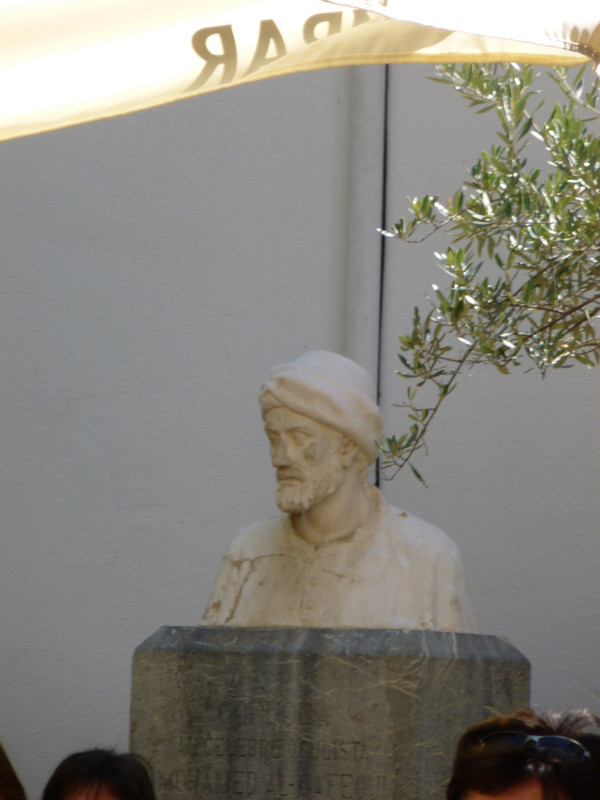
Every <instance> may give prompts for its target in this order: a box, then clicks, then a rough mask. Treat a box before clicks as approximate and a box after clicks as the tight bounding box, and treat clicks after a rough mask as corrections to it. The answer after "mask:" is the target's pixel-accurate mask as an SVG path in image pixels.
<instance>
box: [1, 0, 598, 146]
mask: <svg viewBox="0 0 600 800" xmlns="http://www.w3.org/2000/svg"><path fill="white" fill-rule="evenodd" d="M408 5H409V4H408V3H406V2H404V0H362V1H359V2H350V3H344V4H339V3H330V2H327V0H296V2H294V0H0V87H1V98H0V139H10V138H13V137H16V136H23V135H27V134H31V133H38V132H40V131H45V130H52V129H53V128H60V127H63V126H66V125H74V124H77V123H81V122H87V121H91V120H95V119H102V118H104V117H109V116H114V115H118V114H125V113H128V112H131V111H137V110H140V109H143V108H150V107H152V106H157V105H161V104H163V103H170V102H173V101H175V100H182V99H185V98H188V97H191V96H193V95H198V94H202V93H204V92H211V91H215V90H217V89H223V88H227V87H230V86H237V85H241V84H244V83H247V82H249V81H256V80H262V79H264V78H271V77H276V76H280V75H287V74H290V73H293V72H304V71H307V70H314V69H322V68H324V67H335V66H348V65H352V64H385V63H389V64H395V63H402V62H432V63H440V62H447V61H522V62H529V63H537V64H564V65H571V64H581V63H585V62H586V61H587V60H590V59H591V60H592V61H595V62H596V64H597V63H598V62H599V61H600V5H598V4H597V3H594V2H591V0H585V1H582V0H571V2H569V3H563V8H562V10H561V9H559V5H558V4H557V3H554V2H552V1H551V0H546V2H545V3H542V4H540V3H539V2H533V0H520V2H517V0H503V2H502V4H501V5H495V6H492V5H491V4H482V3H479V4H475V3H472V2H471V0H469V1H468V2H467V0H463V2H458V1H457V0H454V2H452V3H450V2H444V3H441V2H435V1H433V0H428V2H427V3H413V5H415V7H416V10H412V9H411V10H407V7H408ZM419 6H421V7H422V9H423V10H419Z"/></svg>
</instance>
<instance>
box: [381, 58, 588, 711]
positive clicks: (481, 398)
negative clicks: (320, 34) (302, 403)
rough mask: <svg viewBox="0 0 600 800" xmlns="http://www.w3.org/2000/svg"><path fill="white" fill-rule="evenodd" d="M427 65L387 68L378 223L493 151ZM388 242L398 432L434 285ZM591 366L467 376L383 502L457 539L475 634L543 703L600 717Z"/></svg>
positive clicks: (477, 122)
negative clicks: (382, 206) (524, 662)
mask: <svg viewBox="0 0 600 800" xmlns="http://www.w3.org/2000/svg"><path fill="white" fill-rule="evenodd" d="M431 74H433V70H432V69H431V68H429V67H419V66H415V65H404V66H402V67H394V68H393V69H392V70H391V88H390V97H391V108H390V119H389V131H390V150H389V162H388V163H389V170H388V197H387V224H392V223H393V222H395V221H397V219H398V218H399V217H400V216H406V206H407V203H406V197H407V196H422V195H425V194H428V193H430V194H439V195H440V196H441V198H442V199H444V198H445V197H450V196H451V195H452V194H453V192H454V190H455V189H456V188H458V186H459V185H460V181H461V180H462V179H463V177H464V172H465V168H470V167H471V166H472V164H474V163H475V161H476V159H477V157H478V155H479V153H480V152H481V150H482V149H489V147H490V146H491V144H492V143H493V140H492V135H491V134H492V133H493V131H495V129H496V119H495V117H494V115H493V114H487V115H482V116H476V115H475V114H474V113H473V112H472V111H466V103H465V102H464V101H462V100H461V98H460V97H459V96H458V95H457V94H456V92H454V91H453V90H452V89H450V88H449V87H445V86H440V85H439V84H436V83H433V82H431V81H429V80H427V76H428V75H431ZM445 246H447V245H445V244H443V243H441V242H440V241H439V240H438V241H429V242H427V243H426V244H424V245H423V246H420V247H418V248H417V247H416V246H415V247H413V246H409V245H403V244H401V243H400V242H397V241H395V240H389V241H388V243H387V244H386V270H385V291H384V299H385V303H384V329H383V348H382V360H383V375H384V380H383V390H382V399H381V403H382V406H383V407H384V409H385V410H386V428H387V430H388V432H389V433H392V432H396V433H398V432H400V431H401V430H406V427H403V425H405V424H406V423H405V418H404V416H403V412H401V411H400V410H398V409H395V410H394V409H393V403H398V402H401V401H402V400H403V399H404V398H405V386H404V385H403V384H404V382H403V381H402V379H401V378H398V377H396V376H394V374H393V372H394V370H395V369H398V368H399V367H400V363H399V361H398V360H397V352H398V348H397V342H398V338H397V337H398V335H399V334H400V333H408V332H410V329H411V320H412V309H413V307H414V306H415V305H420V306H421V308H428V305H427V301H426V300H425V295H426V294H427V293H428V292H431V284H432V283H433V282H437V283H439V284H440V285H444V277H445V276H444V274H443V273H442V272H441V271H440V270H439V269H438V268H437V266H435V261H434V258H433V255H432V253H433V250H434V249H440V248H445ZM599 386H600V370H591V371H588V370H587V369H585V368H584V367H576V368H573V369H572V370H566V371H565V370H562V371H559V372H554V373H552V374H550V375H548V376H547V377H546V379H545V380H544V381H543V382H542V381H541V380H540V379H539V377H538V375H537V373H530V374H527V375H513V376H511V377H505V376H501V375H499V374H498V373H496V371H495V370H493V369H484V368H483V367H481V368H479V369H477V370H476V371H475V372H474V374H472V375H471V376H467V377H465V378H464V379H463V380H462V381H460V383H459V385H458V388H457V389H456V391H455V392H454V393H453V395H451V396H450V397H449V398H448V399H447V400H446V401H445V405H443V406H442V411H441V412H440V417H439V418H438V419H436V421H435V422H434V423H433V425H432V428H431V431H430V436H429V444H430V452H429V455H428V456H427V457H425V458H422V459H420V460H418V461H417V465H418V468H419V470H420V471H421V472H422V473H423V475H424V476H425V478H426V480H427V482H428V484H429V487H430V488H429V489H424V488H422V487H421V485H420V484H419V483H418V482H417V481H416V480H415V479H414V478H413V477H412V475H411V474H410V472H409V470H408V469H407V470H405V471H404V472H403V473H402V474H401V476H399V477H398V478H396V480H395V481H394V482H392V483H390V484H388V485H387V486H386V487H385V491H386V494H387V495H388V496H389V497H391V498H392V499H393V500H395V501H396V502H397V503H398V504H399V505H402V506H404V507H406V508H408V509H410V510H411V511H413V512H414V513H416V514H418V515H419V516H422V517H424V518H425V519H427V520H429V521H431V522H433V523H435V524H437V525H439V526H440V527H441V528H443V529H444V530H446V532H447V533H448V534H450V535H451V536H452V537H453V538H454V539H455V541H456V542H457V543H458V545H459V547H460V549H461V553H462V556H463V561H464V564H465V568H466V574H467V580H468V584H469V587H470V590H471V594H472V599H473V603H474V606H475V612H476V616H477V620H478V626H479V630H480V632H481V633H490V634H496V635H499V636H506V637H508V639H510V641H511V642H512V643H513V644H514V645H515V646H517V647H518V648H519V649H520V650H521V651H522V652H523V653H524V655H525V656H527V657H528V658H529V659H530V661H531V664H532V671H533V675H532V678H533V680H532V690H533V692H532V693H533V701H534V702H535V703H537V704H538V705H539V706H540V707H542V708H545V707H555V708H556V707H558V708H569V707H577V706H586V705H587V706H590V707H591V708H592V709H593V710H594V711H595V712H596V713H598V712H599V711H600V678H599V674H598V664H600V635H599V634H600V602H599V601H600V593H599V591H598V570H599V567H600V531H599V530H598V519H599V514H600V493H599V491H598V463H599V456H600V424H599V422H598V389H599Z"/></svg>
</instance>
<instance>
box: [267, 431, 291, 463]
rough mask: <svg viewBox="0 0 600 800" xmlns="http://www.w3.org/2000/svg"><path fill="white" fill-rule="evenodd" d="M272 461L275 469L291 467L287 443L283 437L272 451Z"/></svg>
mask: <svg viewBox="0 0 600 800" xmlns="http://www.w3.org/2000/svg"><path fill="white" fill-rule="evenodd" d="M271 461H272V462H273V466H274V467H289V466H290V464H291V463H292V462H291V459H290V454H289V449H288V446H287V443H286V442H284V441H283V438H281V437H280V438H279V439H278V441H277V443H276V444H275V445H273V447H272V449H271Z"/></svg>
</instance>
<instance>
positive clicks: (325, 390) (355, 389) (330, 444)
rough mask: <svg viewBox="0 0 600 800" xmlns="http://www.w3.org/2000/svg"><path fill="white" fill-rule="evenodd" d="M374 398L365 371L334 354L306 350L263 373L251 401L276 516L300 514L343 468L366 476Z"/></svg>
mask: <svg viewBox="0 0 600 800" xmlns="http://www.w3.org/2000/svg"><path fill="white" fill-rule="evenodd" d="M374 396H375V388H374V385H373V382H372V380H371V377H370V376H369V374H368V373H367V372H366V371H365V370H364V369H363V368H362V367H361V366H360V365H359V364H357V363H356V362H354V361H351V360H350V359H348V358H345V357H344V356H340V355H338V354H337V353H330V352H326V351H322V350H317V351H312V352H309V353H306V354H304V355H302V356H300V358H298V359H296V360H295V361H292V362H290V363H288V364H283V365H281V366H278V367H275V368H274V369H273V370H271V372H270V373H269V375H268V376H267V379H266V380H265V382H264V383H263V386H262V388H261V393H260V396H259V401H260V406H261V410H262V415H263V419H264V420H265V431H266V433H267V436H268V437H269V441H270V443H271V460H272V462H273V466H274V467H275V468H276V470H277V484H278V488H277V504H278V506H279V507H280V509H281V510H282V511H285V512H287V513H292V514H294V513H301V512H302V511H306V510H307V509H308V508H310V507H312V506H313V505H315V504H316V503H319V502H320V501H322V500H323V499H325V498H326V497H328V496H329V495H331V494H333V493H334V492H336V491H337V489H338V488H339V487H340V486H341V485H342V483H343V482H344V480H345V479H346V476H347V474H348V471H349V470H354V471H355V472H366V468H367V467H368V465H369V464H371V463H372V462H373V461H374V460H375V458H376V457H377V453H378V446H377V444H378V442H379V441H380V439H381V431H382V424H381V414H380V411H379V408H378V406H377V404H376V402H375V400H374Z"/></svg>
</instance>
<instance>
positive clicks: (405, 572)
mask: <svg viewBox="0 0 600 800" xmlns="http://www.w3.org/2000/svg"><path fill="white" fill-rule="evenodd" d="M374 397H375V392H374V386H373V382H372V380H371V378H370V376H369V374H368V373H367V372H366V371H365V370H364V369H363V368H362V367H361V366H359V365H358V364H356V363H355V362H354V361H351V360H350V359H348V358H345V357H343V356H340V355H337V354H336V353H329V352H326V351H313V352H310V353H306V354H304V355H302V356H300V358H298V359H296V360H295V361H292V362H290V363H289V364H283V365H282V366H279V367H275V368H274V369H273V370H272V371H271V373H270V374H269V375H268V377H267V379H266V381H265V382H264V384H263V386H262V388H261V393H260V397H259V401H260V406H261V410H262V416H263V419H264V423H265V432H266V434H267V437H268V439H269V443H270V452H271V461H272V463H273V466H274V467H275V470H276V477H277V505H278V507H279V509H280V510H281V511H282V512H283V513H282V514H281V515H279V516H275V517H272V518H270V519H267V520H265V521H263V522H259V523H255V524H253V525H250V526H249V527H247V528H244V529H243V530H242V531H241V532H240V533H239V534H238V535H237V536H236V537H235V538H234V540H233V542H232V543H231V545H230V547H229V551H228V552H227V554H226V556H225V558H224V559H223V564H222V567H221V571H220V573H219V576H218V578H217V582H216V585H215V588H214V591H213V594H212V597H211V599H210V602H209V605H208V608H207V610H206V612H205V615H204V618H203V620H202V624H203V625H211V624H213V625H244V626H246V625H247V626H258V627H270V626H300V627H311V628H313V627H315V628H317V627H332V628H338V627H344V628H345V627H352V628H424V629H434V630H446V631H465V632H471V631H473V629H474V624H473V615H472V611H471V605H470V602H469V598H468V595H467V592H466V588H465V585H464V580H463V575H462V568H461V564H460V559H459V555H458V551H457V548H456V546H455V544H454V543H453V542H452V540H451V539H449V538H448V536H446V534H445V533H443V532H442V531H441V530H439V529H438V528H436V527H434V526H433V525H430V524H428V523H427V522H423V521H422V520H420V519H418V518H417V517H415V516H413V515H412V514H409V513H407V512H406V511H402V510H400V509H399V508H395V507H394V506H390V505H388V503H387V502H386V501H385V500H384V498H383V496H382V494H381V493H380V491H379V490H378V489H377V488H376V487H375V486H373V485H372V484H371V482H370V480H369V467H370V465H371V464H372V463H373V461H374V460H375V458H376V457H377V453H378V447H377V443H378V442H379V441H381V435H382V423H381V414H380V410H379V408H378V406H377V404H376V402H375V400H374Z"/></svg>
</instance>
